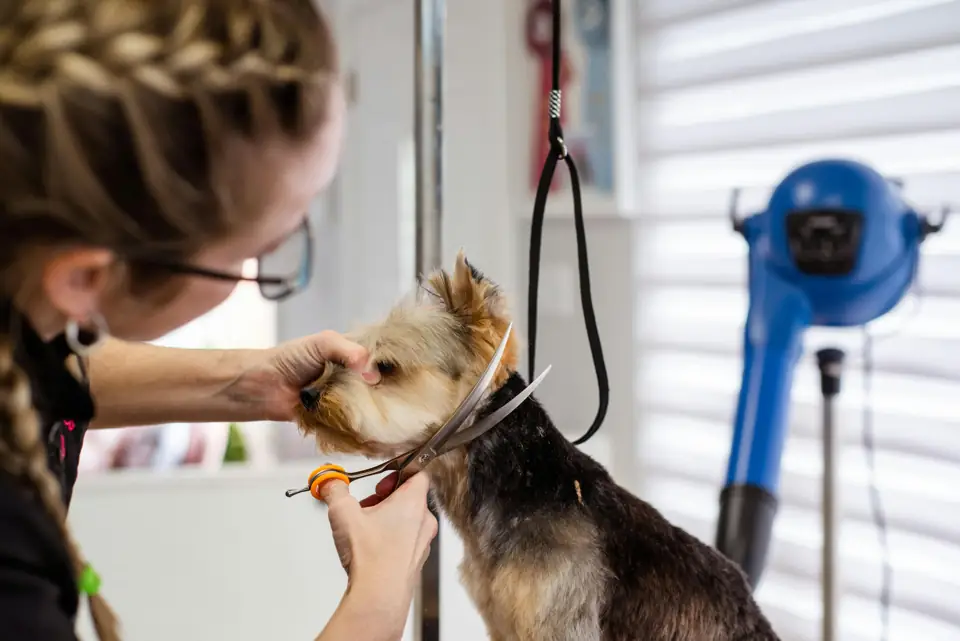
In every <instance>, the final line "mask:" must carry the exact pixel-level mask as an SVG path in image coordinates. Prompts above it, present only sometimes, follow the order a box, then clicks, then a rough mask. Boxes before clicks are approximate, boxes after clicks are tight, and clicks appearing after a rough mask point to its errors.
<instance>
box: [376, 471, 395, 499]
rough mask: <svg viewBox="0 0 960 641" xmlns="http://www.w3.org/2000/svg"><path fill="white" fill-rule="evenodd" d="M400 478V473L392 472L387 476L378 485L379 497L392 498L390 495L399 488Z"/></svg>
mask: <svg viewBox="0 0 960 641" xmlns="http://www.w3.org/2000/svg"><path fill="white" fill-rule="evenodd" d="M399 477H400V473H399V472H391V473H390V474H388V475H386V476H385V477H383V478H382V479H380V482H379V483H377V489H376V493H377V496H379V497H381V498H386V497H388V496H390V493H391V492H393V490H394V488H395V487H397V479H398V478H399Z"/></svg>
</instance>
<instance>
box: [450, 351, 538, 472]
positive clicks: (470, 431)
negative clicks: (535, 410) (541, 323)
mask: <svg viewBox="0 0 960 641" xmlns="http://www.w3.org/2000/svg"><path fill="white" fill-rule="evenodd" d="M552 367H553V365H548V366H547V368H546V369H545V370H543V372H541V373H540V376H538V377H537V378H536V379H535V380H534V381H533V382H532V383H530V384H529V385H527V386H526V387H525V388H524V389H523V391H522V392H520V393H519V394H517V395H516V396H514V397H513V398H512V399H510V400H509V401H508V402H506V403H504V404H503V405H502V406H501V407H500V408H499V409H497V411H495V412H494V413H492V414H490V415H488V416H485V417H484V418H482V419H481V420H479V421H477V422H476V423H474V424H473V425H471V426H470V427H468V428H467V429H465V430H461V431H459V432H457V433H456V434H454V435H453V436H451V437H450V440H449V441H447V443H446V444H445V445H444V446H443V448H442V451H441V454H445V453H447V452H449V451H450V450H452V449H454V448H457V447H460V446H461V445H466V444H467V443H469V442H470V441H472V440H474V439H475V438H477V437H479V436H480V435H481V434H483V433H484V432H487V431H489V430H491V429H493V428H494V427H496V426H497V425H498V424H500V422H501V421H503V419H505V418H507V416H509V415H510V414H512V413H513V411H514V410H515V409H517V408H518V407H520V405H521V403H523V402H524V401H525V400H527V398H529V396H530V395H531V394H533V392H534V390H535V389H537V388H538V387H539V386H540V383H542V382H543V379H544V378H546V376H547V374H549V373H550V369H551V368H552Z"/></svg>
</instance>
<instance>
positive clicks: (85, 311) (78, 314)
mask: <svg viewBox="0 0 960 641" xmlns="http://www.w3.org/2000/svg"><path fill="white" fill-rule="evenodd" d="M113 262H114V255H113V252H111V251H109V250H106V249H92V248H80V249H68V250H66V251H62V252H60V253H58V254H57V255H55V256H54V257H53V258H52V259H49V260H48V261H47V262H46V264H45V265H44V267H43V276H42V287H43V291H44V293H45V294H46V296H47V300H49V301H50V304H51V305H52V306H53V307H54V309H56V310H57V311H58V312H59V313H61V314H63V316H64V317H66V318H67V319H69V320H73V321H76V322H78V323H85V322H87V321H88V320H89V319H90V318H91V317H92V316H93V315H94V314H95V313H96V312H97V311H98V309H99V306H100V297H101V295H102V294H103V292H104V290H105V289H106V287H107V284H108V283H109V280H110V274H111V267H112V265H113Z"/></svg>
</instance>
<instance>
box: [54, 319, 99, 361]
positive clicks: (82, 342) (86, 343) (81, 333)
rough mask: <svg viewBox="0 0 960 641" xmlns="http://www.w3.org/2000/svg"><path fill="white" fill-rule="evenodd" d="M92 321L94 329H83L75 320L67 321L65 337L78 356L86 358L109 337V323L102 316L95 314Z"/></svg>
mask: <svg viewBox="0 0 960 641" xmlns="http://www.w3.org/2000/svg"><path fill="white" fill-rule="evenodd" d="M90 321H91V322H92V323H93V329H86V328H82V327H80V324H79V323H77V321H75V320H69V321H67V327H66V331H65V332H64V337H65V338H66V340H67V345H68V346H69V347H70V350H71V351H72V352H73V353H74V354H76V355H77V356H86V355H87V354H89V353H90V352H91V351H92V350H93V349H94V348H95V347H96V346H97V345H99V344H100V341H102V340H103V339H104V338H105V337H106V336H107V333H108V330H107V321H106V320H104V318H103V316H102V315H100V314H98V313H94V314H93V315H92V316H91V317H90Z"/></svg>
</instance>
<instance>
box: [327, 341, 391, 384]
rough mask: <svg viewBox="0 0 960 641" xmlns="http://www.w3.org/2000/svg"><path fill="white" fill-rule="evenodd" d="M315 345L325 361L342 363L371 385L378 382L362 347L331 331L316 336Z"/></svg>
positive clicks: (374, 370)
mask: <svg viewBox="0 0 960 641" xmlns="http://www.w3.org/2000/svg"><path fill="white" fill-rule="evenodd" d="M317 343H318V346H319V348H320V351H321V353H322V354H323V356H324V358H325V359H327V360H337V361H340V362H342V363H343V364H344V365H345V366H346V367H348V368H350V369H352V370H353V371H355V372H357V373H358V374H360V375H361V377H362V378H363V380H364V381H366V382H367V383H370V384H371V385H376V384H377V383H379V382H380V372H379V371H377V368H376V367H374V366H373V363H371V362H370V353H369V352H368V351H367V349H366V348H365V347H363V346H362V345H358V344H357V343H354V342H353V341H351V340H349V339H347V338H346V337H345V336H343V335H342V334H340V333H338V332H334V331H331V330H327V331H323V332H320V333H319V334H317Z"/></svg>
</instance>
